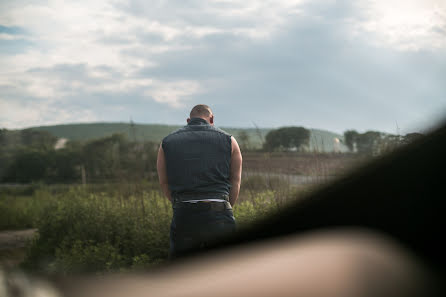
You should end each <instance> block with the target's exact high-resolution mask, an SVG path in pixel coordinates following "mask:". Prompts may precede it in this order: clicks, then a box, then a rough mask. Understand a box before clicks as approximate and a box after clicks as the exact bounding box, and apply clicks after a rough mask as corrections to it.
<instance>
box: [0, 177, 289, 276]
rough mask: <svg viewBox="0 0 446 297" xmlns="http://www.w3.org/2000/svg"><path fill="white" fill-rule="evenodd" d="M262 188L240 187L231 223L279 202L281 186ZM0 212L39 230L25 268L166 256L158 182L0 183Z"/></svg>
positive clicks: (104, 264) (93, 266)
mask: <svg viewBox="0 0 446 297" xmlns="http://www.w3.org/2000/svg"><path fill="white" fill-rule="evenodd" d="M265 182H267V181H265ZM276 182H277V183H278V184H280V185H281V187H282V186H283V183H281V182H279V181H276ZM267 188H268V189H267V190H264V187H262V189H260V188H259V189H258V190H257V191H256V190H255V189H253V188H252V189H250V194H248V193H246V192H245V193H242V194H241V195H243V196H245V197H243V198H242V199H240V202H239V203H237V205H236V206H235V207H234V215H235V217H236V220H237V226H238V228H243V227H245V226H249V225H251V224H252V223H255V222H256V221H257V220H259V219H261V218H263V217H264V216H266V215H273V214H274V213H275V212H276V211H277V210H279V208H280V207H283V206H284V204H283V201H282V198H283V197H282V195H283V193H281V192H278V191H277V189H276V188H274V186H271V185H268V186H267ZM289 194H290V197H292V196H293V195H294V194H295V193H294V192H289ZM290 197H288V198H290ZM0 211H1V213H2V214H7V215H4V216H0V230H4V229H8V230H10V229H21V228H30V227H32V228H37V229H38V232H37V233H36V237H35V238H34V239H33V240H32V242H30V243H29V245H28V247H27V251H26V257H25V260H24V262H23V263H22V265H21V266H22V268H23V269H25V270H27V271H34V272H37V273H50V274H51V273H57V274H71V273H79V272H95V273H102V272H107V271H127V270H133V269H144V268H147V267H150V266H153V265H156V264H159V263H162V262H165V261H166V260H167V257H168V248H169V227H170V221H171V217H172V208H171V204H170V202H169V201H168V200H167V199H166V198H165V197H163V196H162V195H161V193H160V191H159V190H158V185H157V183H149V182H144V183H136V184H129V183H115V184H108V185H106V184H104V185H101V184H94V185H87V186H67V185H51V186H45V185H41V184H36V185H32V186H22V187H11V188H1V190H0Z"/></svg>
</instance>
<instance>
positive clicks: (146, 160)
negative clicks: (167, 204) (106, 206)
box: [0, 130, 156, 183]
mask: <svg viewBox="0 0 446 297" xmlns="http://www.w3.org/2000/svg"><path fill="white" fill-rule="evenodd" d="M56 141H57V139H56V138H55V137H53V136H51V135H50V134H49V133H48V132H45V131H33V130H22V131H7V130H1V133H0V142H1V143H2V149H1V150H0V165H1V169H0V181H2V182H8V183H30V182H46V183H61V182H63V183H80V182H82V181H85V182H88V183H90V182H104V181H110V180H135V179H144V178H148V177H149V176H152V175H153V174H154V172H155V170H156V145H155V144H154V143H152V142H130V141H128V140H127V139H126V138H125V137H124V136H123V135H120V134H113V135H112V136H109V137H105V138H101V139H97V140H92V141H88V142H85V143H82V142H74V141H69V142H68V143H67V144H66V145H65V146H64V147H63V148H60V149H57V148H56V146H55V143H56Z"/></svg>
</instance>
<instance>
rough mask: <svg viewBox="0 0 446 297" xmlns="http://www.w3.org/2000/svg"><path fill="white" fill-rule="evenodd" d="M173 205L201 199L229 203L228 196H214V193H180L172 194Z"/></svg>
mask: <svg viewBox="0 0 446 297" xmlns="http://www.w3.org/2000/svg"><path fill="white" fill-rule="evenodd" d="M172 198H173V201H174V203H178V202H184V201H189V200H202V199H221V200H225V201H228V202H229V195H227V194H216V193H181V194H176V193H175V194H172Z"/></svg>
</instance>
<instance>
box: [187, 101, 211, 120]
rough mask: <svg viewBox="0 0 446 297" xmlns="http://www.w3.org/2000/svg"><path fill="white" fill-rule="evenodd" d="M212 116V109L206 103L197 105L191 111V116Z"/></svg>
mask: <svg viewBox="0 0 446 297" xmlns="http://www.w3.org/2000/svg"><path fill="white" fill-rule="evenodd" d="M210 116H212V110H211V108H210V107H209V106H207V105H204V104H198V105H195V106H194V108H192V110H191V111H190V117H191V118H201V117H210Z"/></svg>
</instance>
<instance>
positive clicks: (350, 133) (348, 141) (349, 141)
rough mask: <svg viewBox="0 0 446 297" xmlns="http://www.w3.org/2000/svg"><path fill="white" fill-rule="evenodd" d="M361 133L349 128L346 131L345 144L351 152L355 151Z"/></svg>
mask: <svg viewBox="0 0 446 297" xmlns="http://www.w3.org/2000/svg"><path fill="white" fill-rule="evenodd" d="M358 135H359V133H358V132H356V131H355V130H347V131H345V132H344V142H345V145H346V146H347V147H348V149H349V150H350V151H351V152H354V151H355V146H356V141H357V138H358Z"/></svg>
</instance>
